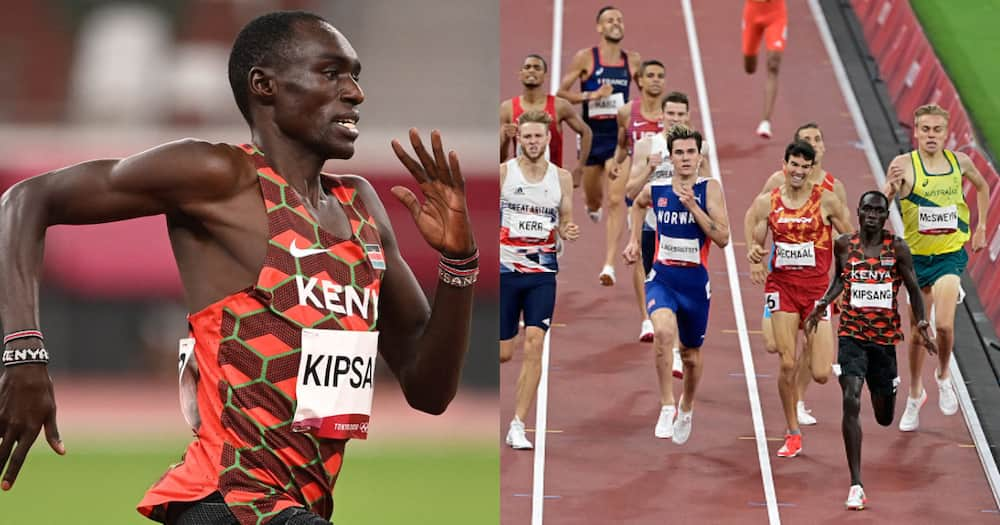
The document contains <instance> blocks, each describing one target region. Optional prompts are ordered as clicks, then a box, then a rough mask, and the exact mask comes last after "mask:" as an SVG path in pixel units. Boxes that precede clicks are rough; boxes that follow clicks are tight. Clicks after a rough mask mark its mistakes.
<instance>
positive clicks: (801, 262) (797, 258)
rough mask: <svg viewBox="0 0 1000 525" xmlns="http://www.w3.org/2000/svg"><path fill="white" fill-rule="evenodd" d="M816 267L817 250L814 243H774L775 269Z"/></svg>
mask: <svg viewBox="0 0 1000 525" xmlns="http://www.w3.org/2000/svg"><path fill="white" fill-rule="evenodd" d="M803 266H816V249H815V247H814V246H813V243H812V241H809V242H802V243H789V242H776V243H774V267H775V268H786V267H803Z"/></svg>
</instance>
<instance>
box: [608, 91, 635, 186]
mask: <svg viewBox="0 0 1000 525" xmlns="http://www.w3.org/2000/svg"><path fill="white" fill-rule="evenodd" d="M634 103H635V102H626V103H625V105H624V106H622V107H620V108H618V117H617V120H618V143H617V144H615V154H614V156H613V157H612V158H614V159H615V164H617V165H619V166H620V165H621V164H622V163H623V162H625V159H626V158H628V139H629V136H628V124H629V119H630V118H631V116H632V104H634ZM619 175H621V174H619Z"/></svg>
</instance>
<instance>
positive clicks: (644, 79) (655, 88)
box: [635, 60, 667, 97]
mask: <svg viewBox="0 0 1000 525" xmlns="http://www.w3.org/2000/svg"><path fill="white" fill-rule="evenodd" d="M666 78H667V69H666V68H665V67H663V62H660V61H659V60H646V61H644V62H643V63H642V64H641V65H640V66H639V71H638V73H636V77H635V82H636V84H638V85H639V91H641V92H643V93H645V94H647V95H649V96H652V97H658V96H660V95H661V94H662V93H663V84H664V82H666Z"/></svg>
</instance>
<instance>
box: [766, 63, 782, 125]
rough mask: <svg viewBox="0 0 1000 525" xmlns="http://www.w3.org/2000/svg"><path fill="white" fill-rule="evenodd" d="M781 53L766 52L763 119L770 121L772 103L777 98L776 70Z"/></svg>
mask: <svg viewBox="0 0 1000 525" xmlns="http://www.w3.org/2000/svg"><path fill="white" fill-rule="evenodd" d="M781 53H782V52H781V51H770V50H769V51H768V52H767V81H766V82H765V83H764V118H763V120H768V121H769V120H771V113H773V112H774V101H775V99H776V98H777V97H778V70H779V69H780V68H781Z"/></svg>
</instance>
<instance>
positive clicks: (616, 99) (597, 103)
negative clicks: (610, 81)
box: [587, 93, 625, 118]
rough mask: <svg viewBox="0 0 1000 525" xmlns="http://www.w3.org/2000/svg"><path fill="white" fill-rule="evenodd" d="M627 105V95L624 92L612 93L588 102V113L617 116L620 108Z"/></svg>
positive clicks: (599, 115)
mask: <svg viewBox="0 0 1000 525" xmlns="http://www.w3.org/2000/svg"><path fill="white" fill-rule="evenodd" d="M624 105H625V95H623V94H622V93H612V94H611V95H609V96H606V97H604V98H597V99H593V100H590V101H588V102H587V114H588V115H590V117H591V118H593V117H605V118H607V117H617V116H618V108H620V107H622V106H624Z"/></svg>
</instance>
